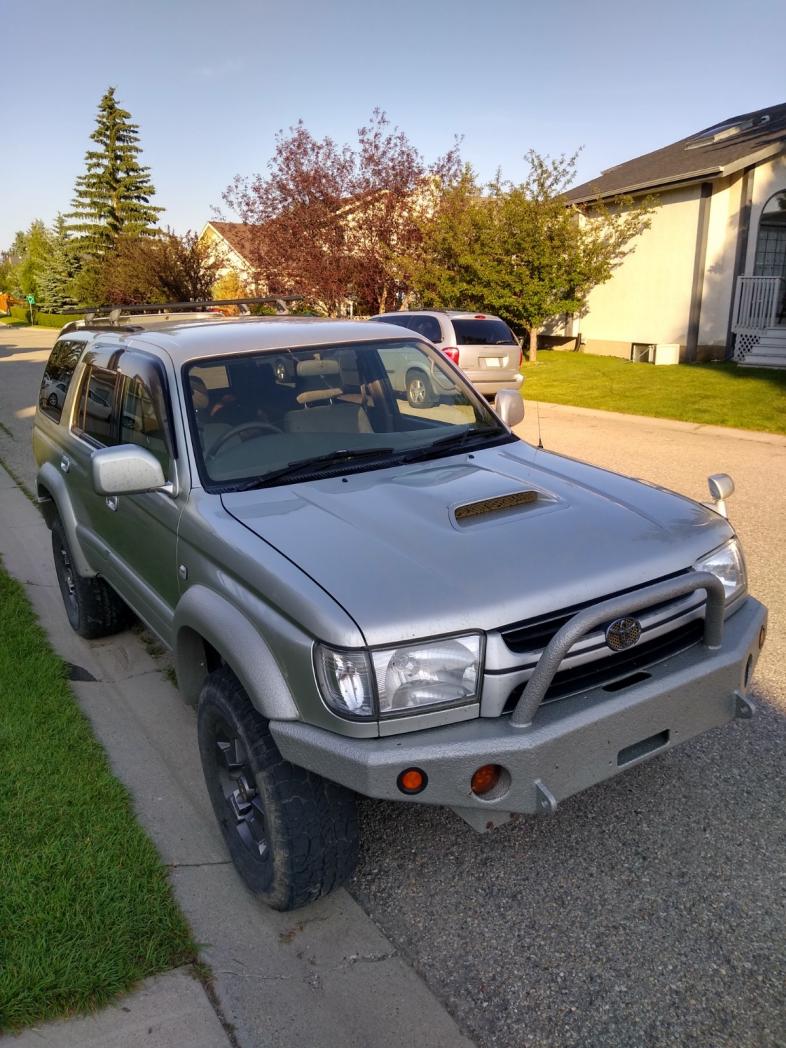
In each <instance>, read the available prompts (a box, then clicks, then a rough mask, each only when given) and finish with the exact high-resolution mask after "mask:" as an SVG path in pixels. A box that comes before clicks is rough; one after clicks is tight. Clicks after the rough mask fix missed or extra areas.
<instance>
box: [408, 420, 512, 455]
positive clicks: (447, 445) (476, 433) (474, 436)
mask: <svg viewBox="0 0 786 1048" xmlns="http://www.w3.org/2000/svg"><path fill="white" fill-rule="evenodd" d="M486 437H495V438H500V437H510V434H509V433H508V431H507V430H504V429H497V428H496V426H495V427H491V426H483V427H480V428H475V427H472V426H471V427H470V428H469V429H465V430H464V431H463V432H462V433H450V434H448V436H447V437H440V438H439V440H433V441H432V442H431V443H430V444H426V446H425V447H422V448H415V450H414V451H408V452H406V453H405V454H403V455H400V456H399V461H400V462H417V461H419V460H421V459H425V458H430V457H431V456H432V455H433V456H438V455H441V454H442V453H443V452H445V451H452V450H453V449H454V448H455V449H456V450H458V449H459V448H462V447H464V446H465V445H466V444H470V443H472V444H474V443H476V442H478V441H485V438H486Z"/></svg>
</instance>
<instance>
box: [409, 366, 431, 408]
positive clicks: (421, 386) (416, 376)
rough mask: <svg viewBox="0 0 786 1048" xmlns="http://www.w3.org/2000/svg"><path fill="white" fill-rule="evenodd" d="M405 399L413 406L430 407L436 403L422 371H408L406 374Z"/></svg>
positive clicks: (429, 383) (428, 382)
mask: <svg viewBox="0 0 786 1048" xmlns="http://www.w3.org/2000/svg"><path fill="white" fill-rule="evenodd" d="M407 400H408V401H409V405H410V407H413V408H431V407H433V406H434V404H435V403H436V397H435V396H434V389H433V387H432V385H431V382H430V381H429V378H428V376H427V375H426V374H425V373H424V372H422V371H410V373H409V374H408V375H407Z"/></svg>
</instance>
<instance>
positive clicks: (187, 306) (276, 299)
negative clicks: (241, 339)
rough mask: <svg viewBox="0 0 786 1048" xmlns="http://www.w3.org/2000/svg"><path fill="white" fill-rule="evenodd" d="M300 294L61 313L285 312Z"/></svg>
mask: <svg viewBox="0 0 786 1048" xmlns="http://www.w3.org/2000/svg"><path fill="white" fill-rule="evenodd" d="M302 301H303V296H302V295H266V296H264V297H263V298H216V299H200V300H198V301H196V302H145V303H142V304H137V303H135V302H129V303H127V304H121V305H117V303H114V304H112V305H104V306H86V307H85V306H82V307H81V308H80V307H79V306H69V307H68V308H66V309H64V310H63V315H64V316H67V315H69V314H74V313H79V314H85V313H86V315H85V320H87V319H88V318H89V319H90V320H95V319H98V315H99V314H103V315H104V317H105V318H106V319H109V320H111V321H113V322H115V323H116V322H117V319H119V318H120V316H122V315H123V314H124V313H135V314H136V313H174V312H177V311H179V310H197V309H213V308H215V307H217V306H276V308H277V309H278V310H279V311H280V312H282V313H286V312H288V310H287V305H288V304H289V303H291V302H302Z"/></svg>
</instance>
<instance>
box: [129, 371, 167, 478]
mask: <svg viewBox="0 0 786 1048" xmlns="http://www.w3.org/2000/svg"><path fill="white" fill-rule="evenodd" d="M150 381H151V383H153V382H156V381H157V377H156V376H155V374H154V375H152V376H151V379H150ZM159 392H160V393H161V396H159V397H158V398H154V397H153V395H152V393H151V390H150V389H149V388H148V385H147V384H146V383H145V382H143V381H142V379H141V378H139V377H135V378H126V379H125V382H124V386H123V396H122V408H121V415H120V443H121V444H137V445H139V447H141V448H144V449H145V450H146V451H149V452H150V454H151V455H154V456H155V457H156V458H157V459H158V461H159V462H160V463H161V468H162V469H163V471H164V476H168V475H169V468H170V465H171V455H170V453H169V444H168V441H167V433H166V423H165V420H164V419H163V418H162V417H161V413H160V411H159V409H158V407H157V406H156V399H157V400H158V403H162V397H163V391H159Z"/></svg>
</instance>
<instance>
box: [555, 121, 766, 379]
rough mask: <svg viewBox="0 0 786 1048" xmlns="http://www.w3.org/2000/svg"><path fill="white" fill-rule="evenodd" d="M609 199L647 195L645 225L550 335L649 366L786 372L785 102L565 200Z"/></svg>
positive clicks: (645, 159) (621, 168)
mask: <svg viewBox="0 0 786 1048" xmlns="http://www.w3.org/2000/svg"><path fill="white" fill-rule="evenodd" d="M619 194H629V195H631V196H633V197H642V196H644V195H647V194H657V199H658V202H657V205H656V209H655V213H654V215H653V218H652V225H651V228H650V229H649V230H648V231H646V232H645V233H644V234H642V236H641V237H640V238H639V239H638V242H637V244H636V249H635V251H634V252H633V253H632V254H631V255H629V256H628V257H627V258H626V259H625V260H624V261H623V263H622V265H621V266H620V267H619V268H618V269H617V270H616V271H615V273H614V276H613V277H612V279H611V280H610V281H609V282H608V283H606V284H604V285H602V286H601V287H598V288H596V289H595V290H594V291H593V292H592V293H591V295H590V297H589V301H588V309H587V311H586V313H585V314H584V315H583V316H581V317H568V318H565V323H564V326H563V327H562V328H561V330H554V331H553V334H555V335H559V334H561V335H562V336H563V338H564V339H565V340H567V338H572V339H574V340H575V341H576V342H577V343H579V344H580V345H581V346H582V348H583V350H584V352H587V353H598V354H606V355H614V356H621V357H626V358H631V357H635V356H639V355H643V356H645V358H646V357H647V356H649V358H650V359H653V358H654V359H655V362H656V363H661V362H662V363H667V362H676V360H677V359H679V360H681V361H693V360H718V359H719V360H722V359H724V358H732V357H733V358H734V359H735V360H738V361H739V362H740V363H744V364H748V363H750V364H758V365H766V366H775V367H777V366H780V367H786V306H785V300H786V103H785V104H781V105H777V106H771V107H769V108H767V109H761V110H759V111H757V112H755V113H746V114H743V115H742V116H737V117H733V118H730V119H728V120H724V121H722V122H721V123H718V124H716V125H714V126H713V127H710V128H707V129H706V130H704V131H700V132H698V133H697V134H694V135H690V136H689V137H688V138H684V139H682V140H681V141H679V142H675V143H674V144H673V145H669V146H666V147H664V148H663V149H658V150H656V151H655V152H653V153H648V154H647V155H645V156H641V157H637V158H636V159H635V160H629V161H627V162H626V163H624V164H619V165H618V166H617V167H613V168H610V169H609V170H608V171H604V172H603V173H602V174H601V175H600V176H599V177H598V178H597V179H594V180H593V181H591V182H587V183H585V184H584V185H581V186H577V187H576V188H575V189H573V190H571V192H570V193H569V194H568V198H569V200H570V201H571V203H574V204H577V205H580V206H581V205H591V203H592V201H593V200H595V199H597V198H598V197H599V196H600V197H601V198H603V199H605V200H611V199H613V198H614V197H615V196H618V195H619ZM656 347H659V348H656Z"/></svg>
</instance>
